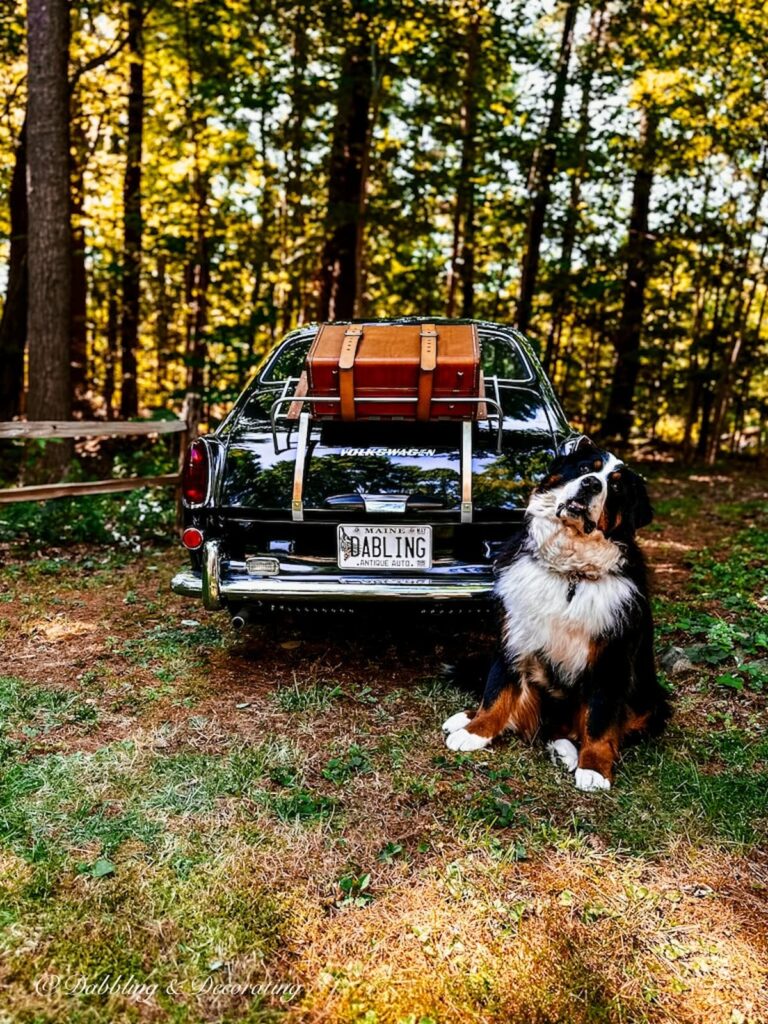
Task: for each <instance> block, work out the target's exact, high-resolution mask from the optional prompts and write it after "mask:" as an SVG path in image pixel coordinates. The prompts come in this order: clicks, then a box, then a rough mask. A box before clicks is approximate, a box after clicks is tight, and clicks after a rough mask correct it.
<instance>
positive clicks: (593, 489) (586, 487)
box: [579, 476, 603, 494]
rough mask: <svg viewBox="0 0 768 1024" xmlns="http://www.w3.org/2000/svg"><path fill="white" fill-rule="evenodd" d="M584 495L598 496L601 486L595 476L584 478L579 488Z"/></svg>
mask: <svg viewBox="0 0 768 1024" xmlns="http://www.w3.org/2000/svg"><path fill="white" fill-rule="evenodd" d="M579 489H580V490H581V491H582V492H583V493H584V494H599V493H600V491H602V489H603V485H602V484H601V483H600V481H599V480H598V479H597V477H596V476H585V477H584V479H583V480H582V481H581V487H580V488H579Z"/></svg>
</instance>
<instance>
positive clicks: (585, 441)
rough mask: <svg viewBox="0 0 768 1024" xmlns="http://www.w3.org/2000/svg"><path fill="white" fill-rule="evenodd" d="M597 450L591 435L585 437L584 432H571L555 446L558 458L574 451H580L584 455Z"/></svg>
mask: <svg viewBox="0 0 768 1024" xmlns="http://www.w3.org/2000/svg"><path fill="white" fill-rule="evenodd" d="M596 451H598V447H597V445H596V444H595V442H594V441H593V440H592V438H591V437H587V435H586V434H571V436H570V437H566V439H565V440H564V441H562V442H561V443H560V444H559V445H558V448H557V455H558V457H559V458H561V459H562V458H565V456H566V455H573V454H574V452H582V453H583V454H584V455H591V454H592V453H593V452H596Z"/></svg>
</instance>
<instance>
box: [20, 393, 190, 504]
mask: <svg viewBox="0 0 768 1024" xmlns="http://www.w3.org/2000/svg"><path fill="white" fill-rule="evenodd" d="M185 408H186V406H185ZM196 433H197V422H196V420H195V418H194V417H192V418H191V419H190V421H189V422H188V421H187V420H186V419H179V420H143V421H141V422H133V423H122V422H121V423H113V422H104V421H103V420H102V421H99V420H37V421H35V422H25V421H22V420H19V421H15V420H14V421H13V422H10V423H0V440H13V439H18V438H23V439H33V438H35V439H45V440H51V439H52V438H57V437H118V436H122V437H125V436H130V435H137V434H145V435H146V434H182V435H183V436H182V441H181V453H180V459H179V466H181V462H182V460H183V458H184V453H185V451H186V447H187V444H188V443H189V441H190V440H191V439H192V437H193V436H196ZM180 482H181V475H180V473H165V474H163V475H161V476H132V477H124V478H122V479H120V478H114V479H111V480H78V481H75V482H73V483H55V484H36V485H34V486H30V487H8V488H5V489H0V505H3V504H8V503H9V502H16V501H47V500H49V499H50V498H67V497H73V496H75V495H80V494H112V493H115V492H117V491H133V490H136V489H137V488H139V487H178V486H179V484H180Z"/></svg>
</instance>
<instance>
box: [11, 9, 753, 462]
mask: <svg viewBox="0 0 768 1024" xmlns="http://www.w3.org/2000/svg"><path fill="white" fill-rule="evenodd" d="M0 54H1V59H0V153H2V163H1V165H0V292H2V295H3V298H2V319H1V320H0V421H8V420H11V419H13V418H14V417H18V416H20V415H22V416H23V415H26V416H27V417H28V418H29V419H33V420H35V419H69V418H70V417H72V416H74V417H76V418H77V417H84V418H87V419H94V418H104V419H119V418H123V419H126V418H127V419H130V418H135V417H137V416H144V417H146V416H163V415H168V412H169V410H170V411H173V412H175V413H176V414H178V413H179V412H180V410H181V407H182V401H183V398H184V396H185V394H187V393H189V392H193V393H200V394H201V395H202V396H203V401H204V416H205V418H206V419H208V420H209V422H210V423H215V422H216V421H217V419H218V417H219V416H220V415H221V414H222V412H223V411H225V410H226V406H227V403H228V402H230V401H231V400H232V399H233V398H234V397H235V396H236V394H237V393H238V392H239V391H240V389H241V388H242V386H243V385H244V383H245V382H246V381H247V379H248V378H249V377H250V376H251V374H252V372H253V370H254V368H255V366H256V365H257V364H258V362H259V360H260V358H261V357H262V356H263V354H264V353H265V352H266V351H267V350H268V349H269V348H270V346H271V345H272V344H274V343H275V342H276V341H277V340H279V339H280V337H281V336H282V335H283V334H284V332H286V331H287V330H289V329H291V328H293V327H295V326H297V325H299V324H302V323H307V322H310V321H313V320H325V319H333V318H336V319H346V318H348V317H351V316H360V317H366V316H399V315H405V314H410V313H412V314H420V315H447V316H466V317H478V318H484V319H489V320H495V321H502V322H506V323H513V324H516V325H517V326H518V327H519V328H520V329H521V330H523V331H525V332H526V333H528V334H529V335H530V336H531V338H532V339H533V341H534V343H535V345H536V346H537V348H538V351H539V353H540V356H541V358H542V361H543V363H544V365H545V368H546V370H547V371H548V373H549V374H550V376H551V377H552V378H553V380H554V383H555V386H556V388H557V390H558V392H559V395H560V398H561V400H562V403H563V405H564V407H565V408H566V411H567V412H568V414H569V416H570V418H571V420H572V422H574V424H575V425H578V426H579V427H581V428H582V429H584V430H586V431H588V432H594V433H596V434H600V435H602V436H604V437H607V438H618V439H619V440H622V441H625V442H626V441H627V440H635V441H637V440H641V441H645V440H647V441H650V442H651V443H652V444H653V445H656V446H664V447H669V448H670V449H671V450H672V451H673V452H674V453H675V454H676V455H678V454H679V455H680V456H682V457H683V458H685V459H687V460H694V459H701V460H706V461H708V462H710V463H711V462H713V461H715V460H716V459H717V458H718V457H720V456H722V455H725V454H731V455H734V454H737V453H746V454H758V455H759V454H760V453H761V452H762V451H763V449H764V447H765V444H766V441H767V440H768V438H766V436H765V422H766V419H768V417H766V410H767V409H768V374H767V373H766V366H767V364H768V315H767V314H768V307H767V303H768V262H767V260H768V231H767V230H766V213H767V212H768V198H766V180H767V177H768V138H766V132H765V126H766V124H767V123H768V116H767V114H768V89H767V77H766V76H767V72H768V12H766V8H765V5H764V4H763V3H762V2H760V0H743V2H739V3H735V2H728V0H717V2H716V3H714V4H702V3H697V2H694V0H680V2H677V3H675V4H670V3H664V2H659V0H644V2H642V3H634V2H617V0H614V2H611V0H594V2H590V0H566V2H564V3H562V2H561V3H553V2H551V0H536V2H520V0H493V2H486V3H480V2H477V0H420V2H414V0H312V2H306V0H294V2H290V0H289V2H282V3H281V2H277V0H216V2H212V0H125V2H114V0H28V3H27V4H24V3H16V4H13V3H12V4H10V5H3V6H2V9H1V10H0ZM50 447H52V446H50ZM64 447H65V446H62V450H64ZM20 450H21V446H19V450H18V452H17V456H18V457H17V458H15V459H14V458H9V457H8V455H7V454H6V456H5V457H4V461H3V474H2V475H3V476H4V477H5V478H6V480H13V479H16V478H18V476H19V472H20V469H21V468H22V466H23V460H22V458H21V455H20V454H19V453H20ZM63 469H64V467H62V466H59V467H58V470H57V471H58V472H62V471H63ZM47 472H48V474H49V476H50V473H51V472H53V470H52V469H51V467H49V468H48V470H47Z"/></svg>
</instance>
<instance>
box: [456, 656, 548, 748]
mask: <svg viewBox="0 0 768 1024" xmlns="http://www.w3.org/2000/svg"><path fill="white" fill-rule="evenodd" d="M540 715H541V700H540V696H539V690H538V687H537V686H536V685H535V683H533V681H532V680H531V679H530V677H529V675H528V674H527V673H524V672H519V671H518V672H516V673H510V672H509V670H508V669H507V668H506V666H505V665H504V663H503V661H502V660H501V659H499V661H497V662H496V663H495V664H494V666H493V668H492V669H491V671H490V673H489V675H488V681H487V682H486V687H485V693H484V695H483V702H482V704H481V705H480V707H479V708H478V709H477V711H476V712H475V714H474V715H472V716H470V715H462V714H460V715H453V716H452V717H451V718H449V719H448V721H447V722H444V723H443V729H444V730H445V732H447V733H449V735H448V737H447V739H446V744H447V746H449V747H450V748H451V750H465V751H468V750H479V749H480V748H481V747H485V746H487V745H488V744H489V743H490V742H491V740H492V739H494V738H495V737H496V736H499V735H500V734H501V733H502V732H504V730H505V729H514V731H515V732H517V733H519V734H520V735H521V736H523V737H524V738H525V739H528V740H531V739H533V737H534V736H535V735H536V733H537V732H538V729H539V720H540Z"/></svg>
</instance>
